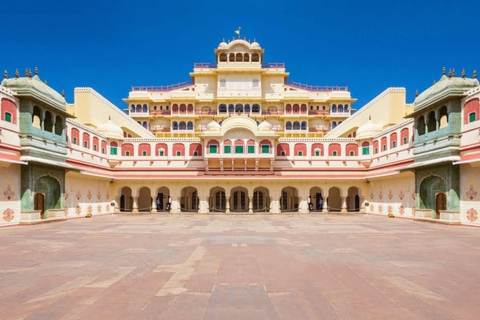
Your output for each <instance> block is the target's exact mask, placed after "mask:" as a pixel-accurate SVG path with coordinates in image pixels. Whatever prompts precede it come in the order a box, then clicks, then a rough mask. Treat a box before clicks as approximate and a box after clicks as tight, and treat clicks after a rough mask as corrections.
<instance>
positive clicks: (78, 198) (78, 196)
mask: <svg viewBox="0 0 480 320" xmlns="http://www.w3.org/2000/svg"><path fill="white" fill-rule="evenodd" d="M75 197H77V200H80V198H81V197H82V194H81V193H80V189H78V191H77V194H76V195H75Z"/></svg>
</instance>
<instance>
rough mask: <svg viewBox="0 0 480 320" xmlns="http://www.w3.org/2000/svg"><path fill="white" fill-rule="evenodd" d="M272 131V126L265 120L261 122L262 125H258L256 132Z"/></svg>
mask: <svg viewBox="0 0 480 320" xmlns="http://www.w3.org/2000/svg"><path fill="white" fill-rule="evenodd" d="M270 130H272V125H271V124H270V122H268V121H267V120H263V121H262V123H260V124H259V125H258V131H270Z"/></svg>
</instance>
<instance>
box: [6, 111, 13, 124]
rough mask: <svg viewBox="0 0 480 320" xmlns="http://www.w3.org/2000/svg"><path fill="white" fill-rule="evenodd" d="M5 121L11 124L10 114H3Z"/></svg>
mask: <svg viewBox="0 0 480 320" xmlns="http://www.w3.org/2000/svg"><path fill="white" fill-rule="evenodd" d="M5 121H7V122H12V114H11V113H9V112H5Z"/></svg>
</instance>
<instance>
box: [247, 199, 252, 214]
mask: <svg viewBox="0 0 480 320" xmlns="http://www.w3.org/2000/svg"><path fill="white" fill-rule="evenodd" d="M248 213H253V195H249V196H248Z"/></svg>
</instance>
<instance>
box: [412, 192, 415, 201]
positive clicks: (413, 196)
mask: <svg viewBox="0 0 480 320" xmlns="http://www.w3.org/2000/svg"><path fill="white" fill-rule="evenodd" d="M412 199H413V200H415V192H412Z"/></svg>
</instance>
